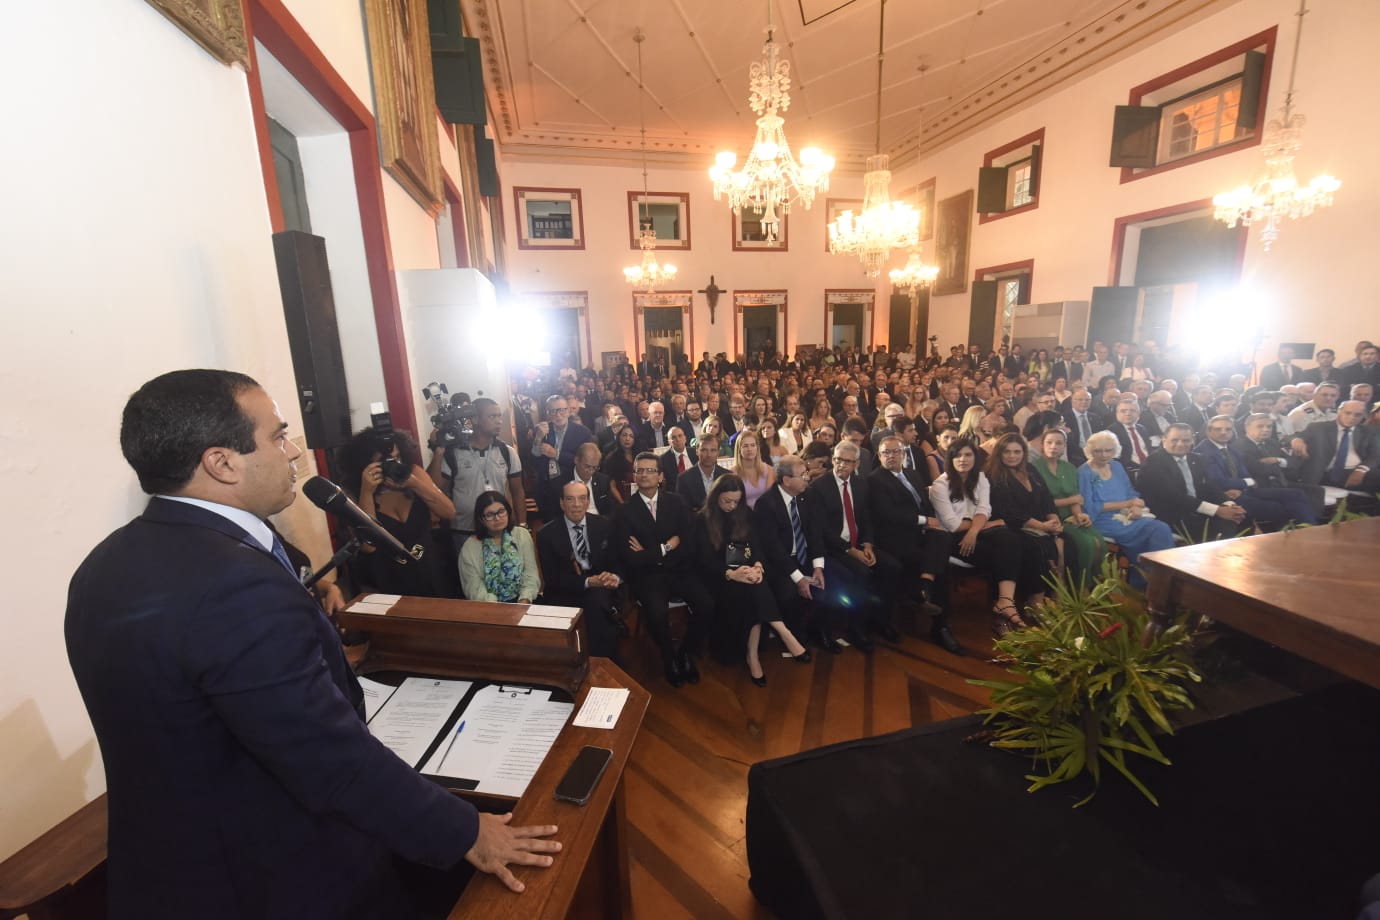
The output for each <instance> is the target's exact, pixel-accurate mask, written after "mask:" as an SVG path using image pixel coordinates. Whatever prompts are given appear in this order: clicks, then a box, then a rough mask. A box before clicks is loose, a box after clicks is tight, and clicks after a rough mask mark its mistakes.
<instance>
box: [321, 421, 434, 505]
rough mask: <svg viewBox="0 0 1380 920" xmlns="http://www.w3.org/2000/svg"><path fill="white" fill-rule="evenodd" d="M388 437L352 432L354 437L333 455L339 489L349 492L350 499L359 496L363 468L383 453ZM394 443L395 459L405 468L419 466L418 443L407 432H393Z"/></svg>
mask: <svg viewBox="0 0 1380 920" xmlns="http://www.w3.org/2000/svg"><path fill="white" fill-rule="evenodd" d="M388 437H390V436H389V435H384V434H380V433H379V431H378V430H377V429H375V428H365V429H363V430H361V431H357V432H355V436H354V437H353V438H351V439H350V440H349V442H348V443H347V444H346V445H345V446H344V447H342V448H340V453H338V454H337V455H336V459H337V460H338V461H339V464H340V474H341V475H340V478H341V482H340V485H341V487H342V488H343V489H344V490H345V491H346V492H349V493H350V497H351V498H358V497H359V489H360V483H361V481H362V480H363V478H364V468H365V467H367V466H368V465H369V464H371V463H373V462H374V456H375V455H377V454H386V453H388V451H387V450H386V449H385V446H386V444H387V438H388ZM391 437H392V438H393V443H394V444H396V445H397V446H398V459H399V460H401V461H402V462H403V463H406V464H407V467H408V469H411V468H412V467H414V466H421V465H422V452H421V451H420V450H419V449H418V448H417V442H416V441H414V440H413V439H412V435H410V434H408V433H407V432H406V431H398V430H396V429H395V430H394V431H393V432H392V434H391Z"/></svg>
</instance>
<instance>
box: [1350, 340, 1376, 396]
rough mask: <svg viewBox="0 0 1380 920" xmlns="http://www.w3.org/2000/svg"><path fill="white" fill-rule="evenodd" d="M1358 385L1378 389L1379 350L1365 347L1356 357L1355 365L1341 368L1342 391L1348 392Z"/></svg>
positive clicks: (1373, 347)
mask: <svg viewBox="0 0 1380 920" xmlns="http://www.w3.org/2000/svg"><path fill="white" fill-rule="evenodd" d="M1358 383H1368V384H1370V385H1371V386H1372V387H1380V349H1377V347H1376V346H1375V345H1366V346H1364V347H1362V348H1361V350H1360V352H1358V353H1357V355H1356V363H1355V364H1353V365H1351V366H1350V367H1344V368H1342V390H1343V391H1348V390H1350V389H1351V388H1352V387H1354V386H1355V385H1356V384H1358Z"/></svg>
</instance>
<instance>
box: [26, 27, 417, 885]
mask: <svg viewBox="0 0 1380 920" xmlns="http://www.w3.org/2000/svg"><path fill="white" fill-rule="evenodd" d="M289 6H290V7H291V8H293V9H294V10H296V11H298V12H299V14H301V15H303V17H304V24H305V25H306V27H307V28H308V30H309V31H310V32H311V33H312V34H313V35H314V36H315V38H316V40H317V43H318V44H319V45H321V47H322V48H323V50H325V52H326V54H327V55H328V56H330V57H331V59H332V61H333V62H334V64H335V66H336V67H337V69H338V70H340V72H341V73H342V74H343V75H344V77H345V79H346V80H347V81H349V82H350V84H351V86H352V87H353V88H354V90H355V92H356V93H358V94H359V96H360V97H361V98H362V99H364V100H365V102H366V104H368V103H369V102H370V93H369V85H368V67H367V61H366V58H365V53H364V40H363V34H362V31H361V28H362V27H361V25H360V21H359V13H358V5H357V4H346V5H344V6H342V5H340V4H338V3H334V2H322V0H293V2H290V3H289ZM8 12H9V18H8V21H7V23H6V29H5V30H4V31H3V34H0V59H3V60H4V61H5V63H6V67H7V71H8V72H10V73H14V74H23V75H24V84H25V87H26V90H25V91H24V92H21V93H15V94H13V99H12V100H11V103H10V110H9V112H8V113H7V117H8V118H9V119H10V120H11V124H13V125H16V126H23V128H22V130H19V129H17V130H16V131H15V132H12V134H13V136H12V137H11V138H10V139H9V140H10V143H7V144H6V146H5V151H4V168H3V169H0V200H3V201H4V203H5V204H4V208H3V210H2V211H0V244H3V246H4V252H5V266H6V267H5V270H4V271H3V272H0V303H3V304H4V319H5V325H4V329H5V335H6V341H7V343H8V344H9V346H10V347H9V348H8V349H7V354H6V356H5V361H4V362H0V393H3V394H4V398H5V400H6V408H5V410H4V411H3V412H0V475H2V476H3V477H4V478H5V480H6V481H7V482H9V484H10V489H9V496H10V498H9V505H8V512H9V514H10V517H11V520H12V521H14V522H16V523H15V525H14V526H11V527H8V528H5V529H4V533H3V536H0V541H3V542H0V559H4V566H5V568H4V571H3V574H4V579H3V580H4V583H5V585H6V590H7V601H8V602H7V603H6V604H4V605H3V607H2V608H0V636H3V637H4V641H5V645H6V648H7V649H8V650H9V654H8V655H7V659H6V663H5V668H4V671H3V674H4V676H3V679H0V859H3V858H5V857H7V856H9V855H10V854H11V853H13V852H14V851H15V850H17V849H19V848H20V847H21V846H23V845H24V844H26V843H28V842H29V841H30V840H32V839H33V838H34V837H36V836H38V834H40V833H41V832H42V831H44V830H46V829H47V828H48V827H50V826H52V825H53V824H54V823H56V822H57V821H59V820H60V819H62V818H63V817H65V816H66V815H68V814H70V813H71V812H72V811H74V810H75V809H76V808H78V807H80V805H81V804H82V803H84V802H85V801H87V800H89V799H90V798H92V797H93V796H95V795H97V794H99V793H100V792H101V791H102V790H103V789H104V785H105V782H104V774H103V771H102V767H101V762H100V756H99V752H98V750H97V746H96V743H95V740H94V738H93V735H92V732H91V727H90V723H89V721H88V719H87V717H86V712H85V709H84V708H83V706H82V704H81V699H80V697H79V695H78V693H77V690H76V685H75V683H74V681H73V679H72V675H71V671H70V668H69V666H68V663H67V656H66V650H65V646H64V642H63V635H62V623H63V611H64V606H65V602H66V589H67V583H68V580H69V579H70V577H71V574H72V572H73V570H74V569H75V568H76V567H77V565H78V564H79V563H80V561H81V559H82V558H83V557H84V556H85V555H86V553H87V552H88V551H89V550H90V549H91V547H93V546H94V545H95V544H96V543H98V542H99V541H100V540H101V539H103V538H104V537H105V536H106V534H108V533H109V532H110V531H111V530H113V529H115V528H116V527H119V526H121V525H123V524H124V523H125V522H126V521H128V520H129V519H130V518H131V517H133V516H135V515H137V514H138V513H139V512H140V510H141V509H142V508H143V506H144V503H145V497H144V496H143V495H142V493H140V491H139V489H138V485H137V483H136V482H135V479H134V476H133V473H132V472H131V471H130V470H129V468H128V466H127V465H126V464H125V462H124V460H123V458H122V457H121V456H120V452H119V444H118V430H119V418H120V411H121V409H122V408H123V405H124V403H125V400H126V399H127V398H128V396H129V394H130V393H131V392H133V391H134V390H135V389H136V388H137V387H138V386H140V385H141V384H142V383H143V382H145V381H146V380H148V379H150V378H152V377H154V376H156V375H158V374H161V373H164V372H166V371H169V370H174V369H177V368H185V367H224V368H232V369H236V370H240V371H243V372H245V373H248V374H249V375H251V376H253V377H255V378H256V379H257V380H259V381H260V383H262V384H263V385H264V386H265V388H266V389H267V390H268V391H269V392H270V393H272V394H274V395H275V396H276V397H277V399H278V400H279V406H280V408H281V409H282V411H283V414H284V416H285V418H286V419H287V420H288V422H289V424H290V425H291V426H292V428H293V429H294V430H295V431H296V432H298V433H300V431H301V424H300V421H301V420H300V413H299V411H298V408H297V404H296V401H295V399H294V398H293V390H294V381H293V375H292V364H291V360H290V357H289V353H288V345H287V336H286V331H285V327H284V321H283V313H282V305H281V302H280V298H279V293H278V284H277V275H276V272H275V269H274V262H273V250H272V245H271V239H270V234H271V227H270V224H269V216H268V208H267V204H266V198H265V193H264V183H263V176H262V173H261V169H260V164H259V155H258V149H257V146H256V141H255V134H254V127H253V123H252V119H251V112H250V105H249V97H248V92H247V83H246V79H247V78H246V75H245V74H244V73H243V72H241V71H239V70H237V69H232V68H229V67H226V66H224V65H223V64H221V63H219V62H218V61H216V60H214V59H213V58H211V57H210V56H209V55H208V54H207V53H206V52H205V51H203V50H202V49H201V48H200V47H199V46H198V45H196V44H195V43H194V42H193V41H192V40H191V39H189V38H188V37H187V36H186V35H184V34H183V33H182V32H181V31H180V30H178V29H177V28H176V27H175V26H173V25H172V24H171V23H170V22H169V21H168V20H166V19H165V18H164V17H163V16H162V15H161V14H160V13H159V12H158V11H157V10H155V9H154V8H153V7H152V6H150V5H149V4H148V3H146V2H144V0H107V2H104V3H98V4H86V5H84V6H83V14H82V15H81V16H77V17H73V16H71V15H69V14H68V11H67V8H66V7H65V6H64V5H63V4H57V3H33V4H23V5H20V6H17V7H15V8H14V9H12V10H8ZM112 49H118V53H117V54H114V55H113V56H112ZM307 146H308V147H309V148H310V147H312V145H311V144H308V145H307ZM317 154H319V155H320V162H323V163H324V162H327V161H329V160H330V159H331V158H332V157H334V158H335V159H336V161H337V167H338V168H340V169H342V170H343V168H344V166H343V163H341V162H339V150H338V149H337V150H334V151H332V150H330V149H329V146H328V145H323V146H321V147H320V148H319V149H314V150H312V151H311V152H310V153H309V154H308V155H309V156H315V155H317ZM386 181H387V182H391V180H386ZM310 182H311V180H310V179H309V183H310ZM398 194H402V193H401V190H398ZM403 197H404V198H405V197H406V196H403ZM341 207H342V208H344V205H343V204H342V205H341ZM312 208H313V212H314V216H315V215H316V213H317V211H318V204H317V202H315V201H313V202H312ZM346 210H348V209H346ZM388 212H389V219H390V220H391V221H396V222H397V223H398V224H399V225H401V229H400V230H399V231H398V232H394V233H393V234H392V248H393V252H392V254H393V258H394V261H395V263H397V264H400V265H418V266H428V267H430V266H434V265H435V264H436V261H437V251H436V237H435V232H434V228H433V227H432V224H431V219H430V218H429V217H427V216H426V215H425V214H424V212H422V211H421V209H420V208H417V207H416V206H415V205H414V204H410V199H408V200H406V201H398V200H397V199H396V196H391V195H390V198H389V201H388ZM321 216H322V217H323V218H326V217H327V215H326V214H324V213H322V215H321ZM348 217H349V215H346V216H345V217H343V218H340V219H341V220H345V221H346V222H348V220H347V218H348ZM354 220H355V222H356V223H357V222H358V217H357V216H355V217H354ZM347 249H349V247H347V246H337V247H336V248H335V249H334V250H333V251H332V268H333V270H335V271H336V272H337V273H338V275H337V279H338V280H339V279H340V278H341V277H344V275H345V274H347V273H346V272H345V270H344V267H343V266H344V264H345V262H347V261H350V260H355V259H358V258H359V257H360V256H359V253H358V251H357V250H356V251H354V252H351V253H349V254H348V256H347V255H346V254H345V250H347ZM351 283H352V284H355V283H361V282H356V281H352V282H351ZM365 297H366V299H367V294H366V295H365ZM374 359H375V360H377V355H376V354H375V356H374ZM304 463H305V464H307V466H309V464H310V456H309V455H308V457H307V458H305V460H304ZM299 469H300V470H301V475H303V476H305V475H309V474H310V470H309V469H307V468H302V467H299ZM280 517H281V518H282V520H280V521H279V522H278V523H280V525H281V526H282V527H283V529H284V531H285V532H286V533H287V534H288V535H289V536H290V537H291V538H292V539H293V540H294V542H297V543H298V544H299V545H302V546H304V548H306V549H309V550H311V551H312V552H313V553H314V555H316V556H317V557H318V561H320V559H321V558H322V557H323V556H324V555H325V553H326V551H327V535H326V533H325V527H324V521H323V518H322V516H321V515H320V514H319V512H317V511H315V509H313V508H311V507H310V506H309V505H308V504H307V503H305V502H303V501H300V500H299V501H298V502H297V503H296V504H294V505H293V507H292V508H291V509H289V510H288V511H287V512H284V514H283V515H281V516H280ZM19 522H22V523H19Z"/></svg>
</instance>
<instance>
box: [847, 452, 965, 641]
mask: <svg viewBox="0 0 1380 920" xmlns="http://www.w3.org/2000/svg"><path fill="white" fill-rule="evenodd" d="M877 447H878V456H880V457H881V460H882V465H881V466H879V467H878V468H877V469H876V470H874V471H873V472H872V474H871V475H870V476H868V477H867V481H868V486H869V489H868V491H869V492H871V495H870V496H869V501H870V502H871V510H872V526H873V528H874V530H875V534H876V539H877V545H878V546H880V547H882V549H884V550H886V551H887V552H888V553H890V554H891V555H892V556H894V557H895V558H896V561H897V562H899V563H900V565H901V571H902V572H903V573H904V574H903V575H902V578H903V579H904V580H905V582H907V583H909V585H911V586H913V587H914V589H915V592H916V593H915V595H914V597H915V598H916V601H917V602H918V603H919V605H920V609H921V611H922V612H924V613H926V614H929V617H930V638H931V639H933V640H934V641H935V642H936V643H938V644H939V645H940V646H941V647H942V648H944V650H945V651H948V652H951V653H952V654H955V655H961V654H963V647H962V646H961V645H959V644H958V640H957V639H956V638H954V634H953V631H952V630H950V629H949V618H948V616H947V615H946V614H945V613H944V608H943V607H941V606H940V605H939V604H937V603H935V602H934V601H935V599H937V598H943V597H945V596H946V593H945V587H946V586H945V584H944V579H945V575H946V574H947V573H948V571H949V535H948V534H947V533H946V532H945V531H943V530H942V529H940V527H939V523H938V518H936V517H935V513H934V508H933V506H931V505H930V497H929V488H930V482H929V471H928V470H927V469H906V468H905V466H904V463H905V445H903V444H902V443H901V439H900V438H898V437H896V436H894V435H889V436H887V437H885V438H882V440H881V442H880V443H879V444H878V445H877ZM931 521H933V522H934V523H931ZM911 576H914V577H913V578H912V577H911Z"/></svg>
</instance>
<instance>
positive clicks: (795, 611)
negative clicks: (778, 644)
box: [752, 457, 843, 655]
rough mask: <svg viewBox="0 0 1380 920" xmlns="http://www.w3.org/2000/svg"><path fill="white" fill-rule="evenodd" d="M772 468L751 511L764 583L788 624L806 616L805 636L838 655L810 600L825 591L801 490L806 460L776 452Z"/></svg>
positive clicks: (807, 505) (836, 645)
mask: <svg viewBox="0 0 1380 920" xmlns="http://www.w3.org/2000/svg"><path fill="white" fill-rule="evenodd" d="M774 471H775V473H776V484H775V485H773V486H772V487H771V488H770V489H768V490H767V491H766V492H764V493H762V496H761V497H760V498H758V499H757V504H756V505H755V506H754V507H753V511H752V514H753V524H754V525H755V527H756V531H755V533H756V536H757V538H758V539H760V540H761V542H762V550H761V553H762V557H763V558H762V568H763V571H764V572H765V574H766V579H767V585H768V586H769V587H770V588H771V590H772V594H773V595H775V597H776V607H777V609H778V610H779V611H780V612H781V615H782V618H783V619H784V620H785V621H786V623H787V625H788V626H790V627H791V628H792V629H794V628H796V626H797V624H799V623H801V622H802V621H808V622H807V626H806V632H807V633H808V634H809V637H810V640H811V641H812V642H814V643H815V644H816V645H817V646H819V647H820V648H822V649H824V650H826V651H829V652H832V653H834V654H835V655H837V654H840V653H841V652H842V651H843V646H842V645H840V644H839V643H838V642H837V641H835V639H834V638H833V637H832V636H830V634H829V625H828V623H827V622H826V620H825V617H824V616H822V612H821V611H820V610H818V609H817V608H816V607H815V605H814V604H813V603H811V602H812V601H814V600H815V599H816V598H818V597H820V596H822V593H823V591H824V553H823V550H821V549H820V548H819V547H818V546H817V545H815V544H814V543H811V542H810V538H811V534H815V533H817V532H816V530H815V528H814V526H813V524H812V517H811V515H813V514H814V510H815V509H814V507H813V506H812V505H811V504H810V501H809V498H808V497H807V495H806V489H807V488H808V486H809V480H808V478H807V477H806V475H805V461H803V460H801V459H800V458H799V457H780V458H778V459H777V461H776V464H775V468H774Z"/></svg>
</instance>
